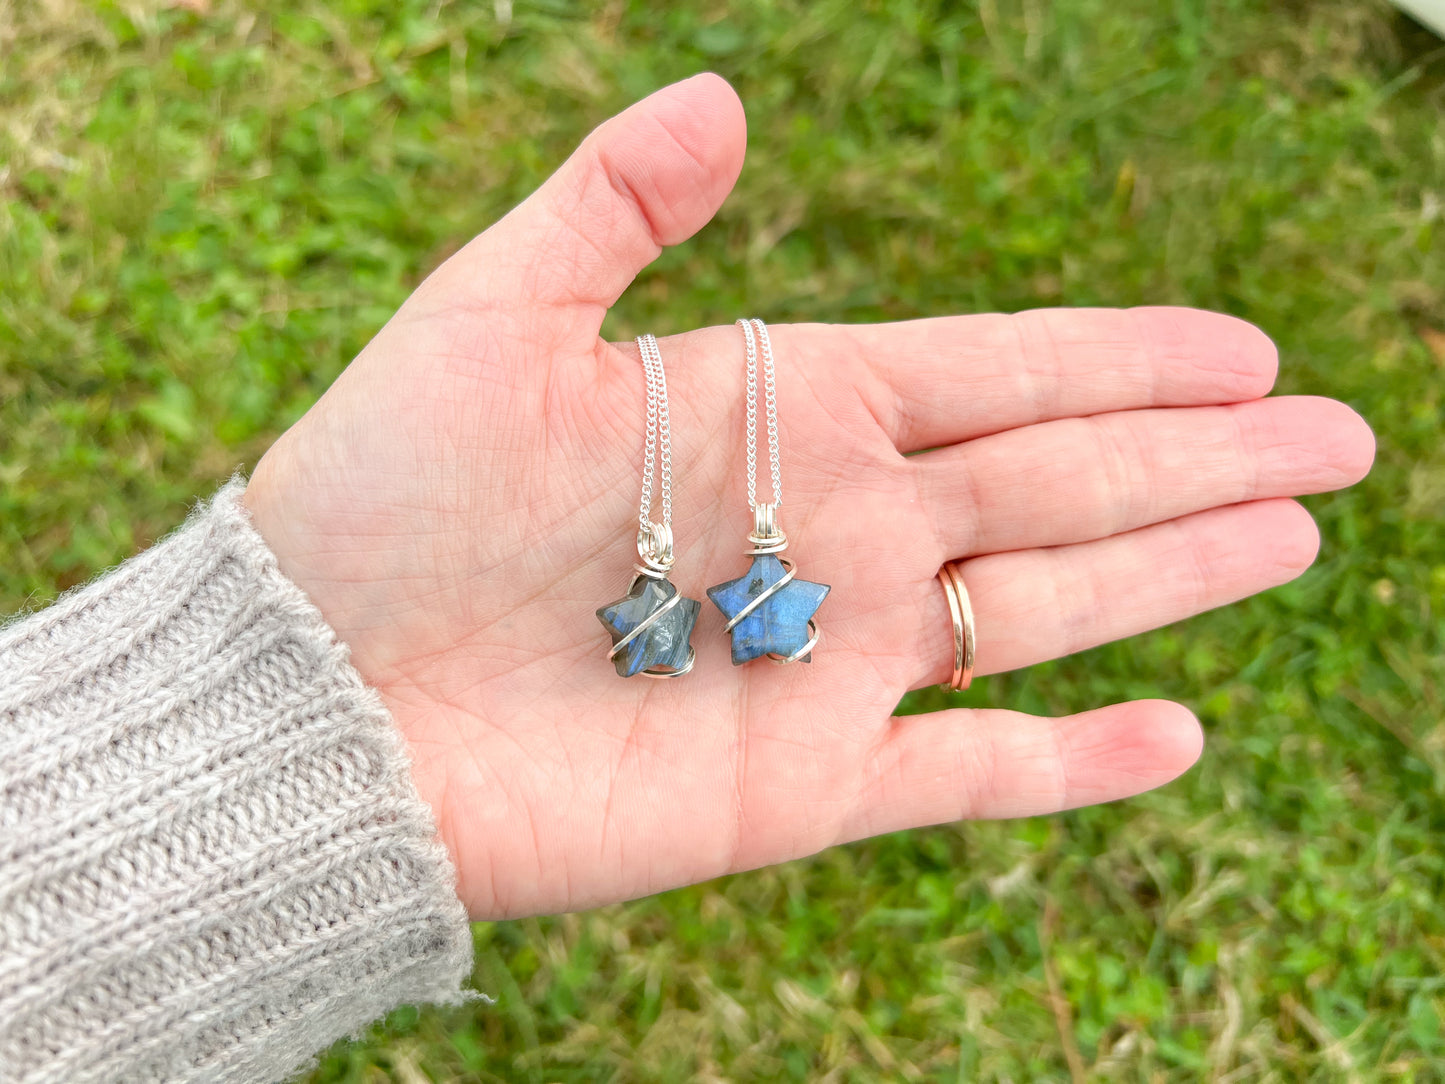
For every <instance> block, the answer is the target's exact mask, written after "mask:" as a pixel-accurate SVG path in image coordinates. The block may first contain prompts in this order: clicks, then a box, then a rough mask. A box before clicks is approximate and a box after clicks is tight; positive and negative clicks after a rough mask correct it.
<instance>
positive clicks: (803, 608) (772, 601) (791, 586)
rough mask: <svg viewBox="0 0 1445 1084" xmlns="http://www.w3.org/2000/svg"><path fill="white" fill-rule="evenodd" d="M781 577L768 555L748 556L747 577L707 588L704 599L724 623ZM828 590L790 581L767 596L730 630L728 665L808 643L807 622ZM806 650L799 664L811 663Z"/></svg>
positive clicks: (780, 567) (785, 652)
mask: <svg viewBox="0 0 1445 1084" xmlns="http://www.w3.org/2000/svg"><path fill="white" fill-rule="evenodd" d="M785 575H787V570H786V569H785V568H783V563H782V562H781V561H779V560H778V559H777V558H776V557H774V556H773V555H772V554H770V553H762V554H759V555H758V556H756V557H754V558H753V563H752V565H751V566H750V567H749V568H748V571H747V575H745V576H740V577H738V578H737V579H735V580H729V581H728V582H727V583H720V584H718V585H717V586H716V587H709V588H708V589H707V597H708V598H710V599H712V600H713V602H714V603H716V604H717V608H718V609H719V610H721V611H722V612H723V616H725V617H726V618H727V619H728V620H729V621H731V620H732V619H733V615H734V614H738V613H741V612H742V611H743V609H744V608H746V606H747V604H748V603H749V602H751V601H752V600H753V599H755V598H757V597H758V596H759V595H761V594H762V593H763V592H764V591H766V590H767V589H768V588H769V587H771V586H772V585H773V584H775V583H777V582H778V581H779V580H781V579H782V578H783V577H784V576H785ZM830 590H832V588H830V587H829V586H828V585H827V584H826V583H812V582H810V581H808V580H792V581H791V582H789V583H786V584H784V585H783V586H782V587H781V588H779V590H778V591H777V593H776V594H773V595H770V596H769V597H768V598H767V599H765V600H764V601H763V604H762V605H761V606H759V607H758V608H757V609H756V610H754V611H752V613H750V614H748V615H747V617H745V618H743V619H742V620H741V621H739V622H738V623H737V624H736V625H734V626H733V628H732V637H733V665H734V666H741V665H742V664H743V663H745V662H751V661H752V660H753V659H760V658H762V657H763V656H764V655H766V654H768V653H769V652H772V653H774V654H778V655H783V656H787V655H791V654H793V652H795V651H797V650H799V649H800V648H802V646H803V645H804V644H806V643H807V642H808V636H809V633H808V619H809V618H811V617H812V616H813V614H814V613H816V612H817V610H818V607H819V606H821V605H822V604H823V600H824V599H825V598H827V597H828V592H829V591H830ZM812 659H813V655H812V652H809V653H808V654H806V655H804V656H803V658H802V661H803V662H811V661H812Z"/></svg>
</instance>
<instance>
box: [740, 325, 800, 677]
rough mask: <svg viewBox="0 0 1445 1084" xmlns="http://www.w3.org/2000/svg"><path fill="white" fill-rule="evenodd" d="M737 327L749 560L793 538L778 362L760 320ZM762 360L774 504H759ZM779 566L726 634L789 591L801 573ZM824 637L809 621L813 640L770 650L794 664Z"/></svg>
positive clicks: (784, 560)
mask: <svg viewBox="0 0 1445 1084" xmlns="http://www.w3.org/2000/svg"><path fill="white" fill-rule="evenodd" d="M737 324H738V327H740V328H742V329H743V341H744V344H745V347H746V352H747V372H748V395H747V398H748V404H747V407H748V504H749V505H751V506H752V510H753V529H752V531H751V532H749V534H748V541H749V542H750V543H752V548H751V549H749V550H745V551H744V552H745V553H746V554H747V556H749V557H757V556H760V555H763V554H773V555H777V554H781V553H782V552H783V550H785V549H787V548H788V536H787V535H786V534H784V533H783V529H782V528H781V527H779V526H778V507H779V506H780V505H781V504H782V503H783V466H782V454H781V452H780V451H779V449H778V382H777V371H776V366H775V364H774V361H773V343H772V340H771V339H770V338H769V337H768V326H767V324H765V323H763V322H762V321H761V320H759V319H757V318H756V317H754V318H751V319H742V320H738V321H737ZM760 352H761V354H762V356H763V398H764V405H765V410H766V412H767V426H768V466H769V468H770V473H771V474H772V481H773V499H772V502H771V503H768V504H759V503H758V403H757V399H758V354H759V353H760ZM778 563H779V564H780V565H782V566H783V576H782V578H781V579H779V580H778V581H777V582H776V583H774V584H770V585H769V586H768V587H767V588H765V589H764V590H763V592H762V594H760V595H758V597H757V598H755V599H752V600H751V601H750V602H749V603H748V604H747V605H746V606H744V607H743V608H742V609H741V610H739V611H738V612H737V613H736V614H734V615H733V616H732V618H731V619H730V620H729V621H728V623H727V624H726V625H724V626H723V631H724V632H732V630H733V627H734V626H735V625H737V623H738V622H739V621H741V620H742V619H743V618H745V617H747V616H748V614H750V613H752V612H753V611H754V610H756V609H757V608H758V607H759V606H761V605H762V604H763V603H764V602H766V601H767V600H768V599H769V598H771V597H772V596H773V595H775V594H777V593H778V592H779V591H781V590H782V589H783V588H784V587H786V586H787V585H788V584H789V583H791V582H792V581H793V578H794V576H795V575H796V572H795V570H794V565H793V562H792V561H791V560H789V559H788V558H786V557H778ZM821 636H822V633H821V632H820V631H819V630H818V623H817V622H816V621H813V620H812V619H811V618H810V619H809V620H808V642H807V643H805V644H804V645H803V646H802V647H801V648H799V649H798V650H797V651H794V652H793V653H792V654H791V655H780V654H778V653H777V652H776V651H769V652H767V657H768V658H769V659H771V660H772V661H773V662H777V663H790V662H797V661H798V660H799V659H801V658H803V657H804V656H805V655H807V654H808V653H809V652H810V651H812V650H813V648H814V647H816V646H817V644H818V640H819V638H820V637H821Z"/></svg>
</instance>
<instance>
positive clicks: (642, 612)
mask: <svg viewBox="0 0 1445 1084" xmlns="http://www.w3.org/2000/svg"><path fill="white" fill-rule="evenodd" d="M637 348H638V350H639V351H641V353H642V366H643V372H644V373H645V374H646V377H647V446H646V448H645V450H644V452H643V467H642V504H641V512H640V514H639V516H638V524H639V526H638V530H637V556H638V558H639V563H638V564H636V565H634V566H633V571H634V575H633V577H632V582H631V583H630V584H628V585H627V594H625V595H623V596H622V597H621V598H620V599H618V600H617V601H616V602H609V603H608V604H607V605H606V606H603V607H602V608H601V609H599V610H598V611H597V619H598V620H599V621H601V622H602V624H603V626H604V627H605V628H606V629H607V633H608V635H609V636H611V637H612V647H611V649H610V650H609V651H608V652H607V657H608V658H609V659H611V660H612V664H613V666H614V667H616V669H617V673H618V674H620V675H621V676H622V677H632V676H633V675H635V674H641V675H642V676H643V677H653V678H675V677H682V675H683V674H686V673H687V672H688V671H689V670H691V669H692V664H693V663H694V662H695V661H696V659H697V655H696V654H695V652H694V651H693V649H692V644H691V642H690V641H691V639H692V628H693V625H694V624H696V623H697V614H698V611H699V610H700V609H702V603H700V602H698V601H697V600H696V599H691V598H684V597H683V596H682V593H681V592H680V591H678V589H677V588H676V587H675V586H673V584H672V582H671V581H670V580H668V578H667V577H668V573H670V572H671V571H672V564H673V548H672V428H671V425H670V424H669V422H668V417H667V380H666V377H665V376H664V375H663V370H662V353H661V351H660V350H659V349H658V347H657V340H656V339H655V338H653V337H652V336H651V335H642V336H639V337H638V339H637ZM658 460H661V463H662V471H661V473H662V522H661V523H653V522H652V521H651V519H650V518H649V516H650V515H651V513H652V479H653V475H654V473H655V470H656V466H657V462H658Z"/></svg>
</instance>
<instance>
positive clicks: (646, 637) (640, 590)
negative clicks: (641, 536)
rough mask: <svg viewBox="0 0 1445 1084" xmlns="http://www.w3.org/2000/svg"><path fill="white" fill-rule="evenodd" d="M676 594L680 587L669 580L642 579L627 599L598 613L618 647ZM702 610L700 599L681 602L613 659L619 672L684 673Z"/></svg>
mask: <svg viewBox="0 0 1445 1084" xmlns="http://www.w3.org/2000/svg"><path fill="white" fill-rule="evenodd" d="M676 594H677V588H676V587H674V586H673V585H672V584H671V583H669V582H668V581H667V580H654V579H652V578H651V577H648V576H638V577H637V578H636V579H635V580H633V582H632V587H631V588H630V589H629V590H628V592H627V594H626V595H625V596H624V597H622V598H620V599H618V600H617V601H616V602H610V603H608V604H607V605H606V606H603V607H602V608H601V609H599V610H598V611H597V619H598V620H599V621H601V622H602V624H603V625H605V626H606V627H607V631H608V633H609V634H610V635H611V636H612V643H613V645H614V646H615V645H617V644H618V643H620V642H621V641H622V640H623V639H625V638H626V636H627V634H628V633H630V632H631V631H632V630H633V629H635V628H637V626H638V625H640V624H642V623H643V622H644V621H646V620H647V618H648V617H649V616H650V615H652V614H654V613H656V612H657V611H658V610H660V609H661V608H662V607H663V606H664V605H666V604H667V600H668V599H670V598H672V597H673V596H674V595H676ZM701 609H702V603H700V602H698V601H697V600H696V599H690V598H682V599H679V601H678V603H677V605H675V606H673V607H672V609H670V610H668V611H667V612H666V613H665V614H663V615H662V616H661V617H659V618H658V619H657V620H656V621H654V622H653V623H652V624H651V625H650V626H648V627H647V628H646V629H644V630H643V631H642V632H641V633H640V634H639V635H638V636H637V637H635V638H634V639H633V640H631V641H630V642H629V643H628V644H627V646H626V647H624V648H623V649H622V650H621V651H619V652H618V653H617V654H616V655H614V656H613V657H612V662H613V665H615V666H616V667H617V672H618V673H619V674H620V675H622V676H623V677H631V676H632V675H633V674H640V673H641V672H642V671H644V670H651V669H654V668H664V669H668V670H681V669H682V668H683V667H684V666H686V665H687V657H688V653H689V651H691V647H690V645H689V643H688V641H689V640H690V639H691V638H692V626H693V624H694V623H695V622H696V621H697V614H698V611H699V610H701Z"/></svg>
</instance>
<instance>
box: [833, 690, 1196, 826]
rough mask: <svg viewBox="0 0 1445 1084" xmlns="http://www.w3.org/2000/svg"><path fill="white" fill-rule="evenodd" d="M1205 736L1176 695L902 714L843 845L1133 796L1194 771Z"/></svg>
mask: <svg viewBox="0 0 1445 1084" xmlns="http://www.w3.org/2000/svg"><path fill="white" fill-rule="evenodd" d="M1203 740H1204V739H1203V735H1202V733H1201V731H1200V729H1199V721H1198V720H1197V719H1196V718H1195V717H1194V715H1193V713H1191V712H1190V711H1189V709H1187V708H1185V707H1183V706H1182V705H1180V704H1176V703H1174V702H1173V701H1170V700H1135V701H1130V702H1128V703H1124V704H1112V705H1110V706H1108V707H1104V708H1096V709H1095V710H1093V711H1085V712H1080V713H1079V714H1077V715H1067V716H1064V717H1063V718H1059V719H1050V718H1044V717H1040V716H1035V715H1025V714H1023V713H1022V712H1017V711H1005V710H1002V709H987V708H982V709H970V708H961V709H955V710H952V711H935V712H930V713H929V714H926V715H909V716H903V717H900V718H897V719H895V720H893V725H892V726H891V727H889V728H888V729H887V730H886V731H885V732H884V736H883V738H882V740H881V742H880V745H879V746H878V748H877V749H876V750H874V752H873V754H872V755H871V756H870V757H869V758H868V759H867V762H866V763H867V768H866V769H865V774H864V776H863V778H862V785H861V786H860V788H859V790H858V791H857V794H856V798H855V800H854V803H853V806H852V808H851V810H850V811H849V813H848V815H847V816H846V817H845V818H844V822H843V826H842V836H841V838H840V839H839V842H840V843H841V842H847V841H849V840H854V839H862V838H864V837H866V836H873V835H879V834H881V833H884V832H893V831H897V830H899V829H902V828H914V827H918V826H921V825H925V824H940V823H943V822H945V821H955V820H979V819H985V818H1001V817H1027V816H1033V815H1036V814H1040V813H1054V812H1057V811H1059V810H1061V809H1072V808H1074V807H1076V806H1082V805H1094V804H1096V803H1099V802H1109V801H1113V800H1115V799H1117V798H1128V797H1130V796H1131V795H1135V794H1140V793H1142V792H1144V791H1146V790H1152V789H1153V788H1155V787H1158V786H1162V785H1163V784H1165V783H1167V782H1169V781H1170V780H1171V779H1174V778H1175V777H1176V776H1178V775H1180V774H1181V773H1182V772H1184V771H1185V770H1186V769H1188V768H1189V766H1190V765H1191V764H1193V763H1194V762H1195V761H1196V760H1197V759H1198V758H1199V753H1200V750H1201V749H1202V748H1203Z"/></svg>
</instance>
